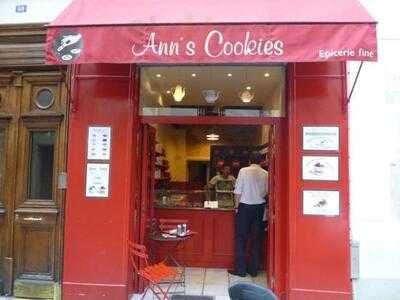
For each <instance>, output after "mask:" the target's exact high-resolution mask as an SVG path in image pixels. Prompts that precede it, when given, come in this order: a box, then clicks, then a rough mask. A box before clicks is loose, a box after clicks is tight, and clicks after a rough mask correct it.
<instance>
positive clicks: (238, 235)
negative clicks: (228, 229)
mask: <svg viewBox="0 0 400 300" xmlns="http://www.w3.org/2000/svg"><path fill="white" fill-rule="evenodd" d="M264 208H265V204H256V205H250V204H244V203H239V208H238V212H237V215H236V232H235V258H236V262H235V263H236V268H235V270H236V272H238V273H241V274H245V273H246V272H247V271H248V272H249V273H250V274H257V272H258V270H259V267H260V255H261V243H262V240H263V238H264V234H265V231H264V223H263V217H264ZM250 234H251V235H250ZM250 237H251V238H252V243H251V254H250V261H249V265H248V267H247V268H246V243H247V240H248V239H249V238H250Z"/></svg>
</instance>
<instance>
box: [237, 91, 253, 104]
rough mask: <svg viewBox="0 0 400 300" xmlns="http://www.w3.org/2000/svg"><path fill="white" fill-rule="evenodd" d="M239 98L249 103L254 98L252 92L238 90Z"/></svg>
mask: <svg viewBox="0 0 400 300" xmlns="http://www.w3.org/2000/svg"><path fill="white" fill-rule="evenodd" d="M239 98H240V99H241V100H242V102H243V103H249V102H251V100H253V99H254V94H252V93H251V92H250V91H248V90H244V91H243V92H239Z"/></svg>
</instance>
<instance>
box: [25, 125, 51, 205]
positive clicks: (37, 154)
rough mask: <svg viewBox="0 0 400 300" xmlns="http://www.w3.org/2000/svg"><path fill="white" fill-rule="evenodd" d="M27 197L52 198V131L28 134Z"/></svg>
mask: <svg viewBox="0 0 400 300" xmlns="http://www.w3.org/2000/svg"><path fill="white" fill-rule="evenodd" d="M30 140H31V144H30V164H29V198H30V199H44V200H50V199H52V194H53V166H54V141H55V133H54V131H33V132H31V135H30Z"/></svg>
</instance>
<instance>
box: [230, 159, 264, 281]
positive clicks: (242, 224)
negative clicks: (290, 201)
mask: <svg viewBox="0 0 400 300" xmlns="http://www.w3.org/2000/svg"><path fill="white" fill-rule="evenodd" d="M260 161H261V155H260V154H259V153H252V154H251V156H250V166H249V167H246V168H242V169H240V171H239V175H238V178H237V180H236V184H235V191H234V193H235V200H236V207H237V214H236V232H235V269H234V270H229V273H230V274H232V275H236V276H241V277H245V276H246V272H247V273H249V274H250V275H251V276H253V277H254V276H257V273H258V270H259V265H260V254H261V242H262V239H263V235H264V234H265V232H264V228H263V227H264V224H263V216H264V209H265V202H266V196H267V193H268V172H267V171H265V170H264V169H263V168H261V167H260V165H259V164H260ZM250 234H253V241H252V247H251V257H250V262H249V264H248V265H247V264H246V243H247V240H248V239H249V237H250Z"/></svg>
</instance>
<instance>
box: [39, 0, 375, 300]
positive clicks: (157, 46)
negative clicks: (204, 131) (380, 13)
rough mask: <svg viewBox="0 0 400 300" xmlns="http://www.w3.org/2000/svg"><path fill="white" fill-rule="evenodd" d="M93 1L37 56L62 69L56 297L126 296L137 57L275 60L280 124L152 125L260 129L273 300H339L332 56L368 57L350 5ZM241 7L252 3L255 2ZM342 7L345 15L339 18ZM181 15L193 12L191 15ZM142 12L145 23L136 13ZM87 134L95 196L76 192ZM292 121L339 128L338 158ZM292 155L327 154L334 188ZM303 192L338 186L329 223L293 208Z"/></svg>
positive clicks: (345, 226) (340, 84)
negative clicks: (96, 129)
mask: <svg viewBox="0 0 400 300" xmlns="http://www.w3.org/2000/svg"><path fill="white" fill-rule="evenodd" d="M106 2H107V1H104V3H103V5H101V6H98V7H101V9H100V10H101V12H99V15H98V16H96V18H92V17H87V18H86V19H85V17H84V16H85V15H86V16H88V15H90V14H87V13H88V12H89V11H93V9H95V8H94V7H90V5H87V4H84V1H75V2H73V3H72V4H71V6H70V7H69V8H67V9H66V11H65V12H63V13H62V14H61V15H60V17H59V18H58V19H57V20H56V21H55V22H54V23H53V24H51V26H52V27H51V28H50V29H49V34H48V45H47V54H48V60H49V62H51V63H71V64H72V66H71V68H70V70H71V72H70V74H71V77H70V99H71V106H70V114H69V137H68V145H69V146H68V190H67V196H66V208H65V211H66V213H65V239H64V254H63V261H64V264H63V265H64V266H63V276H62V295H63V299H82V298H84V299H127V298H128V295H129V294H130V293H132V292H134V291H135V287H134V285H133V280H132V278H133V277H132V276H133V270H132V267H131V266H130V265H129V262H128V249H127V240H135V239H136V240H137V239H140V235H141V234H142V233H140V222H142V223H143V222H145V221H144V219H145V218H146V214H147V211H146V210H147V200H146V199H145V197H143V195H144V194H143V178H142V177H143V170H142V166H143V162H142V161H143V155H144V154H143V153H142V152H141V149H142V141H143V139H141V134H142V132H143V127H144V126H145V124H147V123H150V122H151V121H153V122H154V120H155V119H154V118H152V119H151V118H150V117H143V116H140V114H139V84H140V76H139V74H140V73H139V71H140V68H141V67H142V66H144V65H145V64H149V63H151V64H156V65H157V64H210V65H211V64H213V65H214V64H215V65H217V64H227V65H229V64H270V63H273V62H280V63H284V65H285V70H286V96H285V101H286V103H285V107H286V116H284V117H259V118H244V117H221V118H220V117H210V116H199V117H197V118H196V119H195V120H193V118H189V117H157V118H156V119H157V121H159V122H163V123H172V122H180V123H187V124H192V123H193V122H196V123H197V124H202V123H204V124H209V123H214V124H230V125H235V124H273V125H274V126H275V128H276V143H275V147H276V149H277V151H276V157H275V174H274V181H275V182H274V187H275V188H274V203H273V209H271V210H270V216H269V220H270V231H269V248H268V249H269V254H268V257H269V263H268V266H267V270H268V284H269V286H270V287H271V288H272V289H273V290H274V291H275V293H276V294H277V295H279V297H280V299H296V300H297V299H351V297H352V289H351V280H350V236H349V174H348V136H347V135H348V115H347V104H348V103H347V85H346V84H347V83H346V82H347V77H346V64H345V61H346V60H376V55H377V53H376V40H375V39H376V38H375V23H374V22H373V20H372V19H370V17H369V16H368V14H367V13H366V12H365V11H364V10H363V9H362V8H361V7H360V6H359V4H358V3H356V2H355V3H353V2H352V3H351V5H349V4H348V3H347V4H346V1H340V3H336V4H335V5H336V6H335V7H334V8H332V9H331V14H332V15H331V16H330V17H328V16H326V14H325V13H323V12H324V11H327V10H326V9H325V8H322V7H321V4H318V2H317V1H309V3H308V4H306V5H299V4H298V3H297V5H294V6H295V8H296V9H297V11H296V9H295V8H293V3H292V8H291V9H289V10H288V11H286V12H285V16H282V14H279V12H281V13H282V11H285V10H283V8H284V7H286V8H287V7H289V6H287V4H288V3H286V4H285V3H281V4H280V5H281V6H279V5H277V7H274V6H273V5H272V6H271V7H269V8H270V9H271V10H270V12H271V13H270V15H269V16H268V18H266V17H265V12H264V13H262V12H261V11H260V12H257V13H256V14H255V15H254V16H252V17H249V16H248V15H246V16H247V17H246V16H243V14H242V11H241V9H243V7H244V6H243V5H244V4H237V5H233V7H231V8H230V9H228V11H225V12H224V10H223V7H224V4H220V5H221V6H219V5H217V8H216V9H215V12H214V13H213V14H211V15H210V14H209V13H208V12H207V10H205V9H204V7H203V8H201V7H200V5H197V7H187V6H183V7H182V10H181V11H179V12H177V11H176V10H173V9H171V7H174V5H173V3H172V4H170V5H171V6H170V7H169V10H168V12H169V13H170V14H168V13H167V12H165V13H163V14H162V15H161V16H160V17H158V19H157V21H155V20H154V18H153V19H152V17H151V14H150V13H149V11H150V10H146V9H150V8H151V9H153V11H163V10H165V9H166V7H163V4H155V3H149V4H146V5H144V6H145V7H144V8H143V7H142V8H138V10H139V12H137V14H136V15H135V16H136V17H137V19H135V18H134V17H131V18H128V17H127V15H129V14H127V13H126V11H129V9H127V7H132V6H130V5H131V4H128V3H127V2H128V1H126V2H124V1H122V2H124V5H127V6H126V7H124V6H123V5H121V6H120V7H118V8H116V9H115V10H114V11H113V12H111V11H109V10H108V9H107V8H110V6H107V5H108V4H107V3H106ZM175 2H176V3H175V5H176V6H175V7H179V6H178V1H175ZM254 2H255V3H253V5H254V7H257V6H259V7H264V6H263V5H264V4H263V3H261V2H260V1H254ZM225 5H228V4H226V3H225ZM229 5H231V4H229ZM247 5H249V4H246V6H247ZM241 6H243V7H241ZM180 7H181V6H180ZM205 7H207V6H206V5H205ZM122 8H124V9H122ZM311 8H312V9H311ZM196 9H197V10H196ZM343 9H344V10H345V11H346V12H347V13H349V15H347V17H344V16H343V15H341V12H342V11H343ZM192 11H198V12H200V13H199V15H198V16H196V17H190V15H191V14H190V12H192ZM255 11H257V9H256V10H255ZM104 12H107V13H104ZM146 12H148V13H149V17H148V18H147V17H143V16H146V14H145V13H146ZM296 13H297V14H298V15H296ZM307 13H309V19H308V20H306V19H307V18H306V17H304V16H307ZM82 16H83V17H82ZM301 16H303V17H301ZM164 18H165V19H164ZM243 18H244V19H246V20H244V19H243ZM265 19H267V20H265ZM117 20H118V21H117ZM232 20H237V21H236V22H233V21H232ZM205 23H206V24H205ZM233 23H236V24H233ZM237 23H239V24H237ZM261 23H263V24H261ZM127 24H131V25H127ZM60 34H61V36H62V37H64V38H65V36H66V34H67V35H75V36H77V35H79V40H80V42H79V43H78V44H79V47H78V50H77V51H75V52H74V51H73V52H72V53H61V52H62V50H63V49H61V48H63V47H64V48H65V45H63V42H62V39H58V36H60ZM168 41H170V42H171V43H169V44H168V43H167V42H168ZM226 41H228V43H225V42H226ZM162 43H164V44H162ZM225 45H228V46H225ZM235 45H236V46H235ZM58 49H61V50H60V51H58ZM182 49H183V50H182ZM196 49H201V50H198V52H196ZM63 55H66V56H64V57H63ZM90 126H108V127H111V132H112V133H111V137H112V139H111V155H110V159H109V160H108V161H107V163H108V164H109V168H110V171H109V186H108V188H109V195H108V197H107V198H105V199H89V198H88V197H86V195H85V183H86V180H87V178H86V168H87V164H88V163H89V161H88V159H87V148H88V147H87V140H88V128H89V127H90ZM304 127H335V128H338V131H339V148H338V150H328V151H322V150H312V151H311V150H305V149H304V147H303V146H304V145H303V128H304ZM305 156H326V157H337V158H338V178H337V180H325V181H316V180H305V179H304V178H303V174H302V171H303V170H302V160H303V158H304V157H305ZM306 190H321V191H335V192H338V193H339V195H340V196H339V213H338V215H334V216H323V215H306V214H304V209H303V205H304V199H303V192H304V191H306ZM138 220H140V222H139V221H138ZM232 230H233V228H232ZM220 238H221V239H223V238H224V237H223V236H221V237H220Z"/></svg>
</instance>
